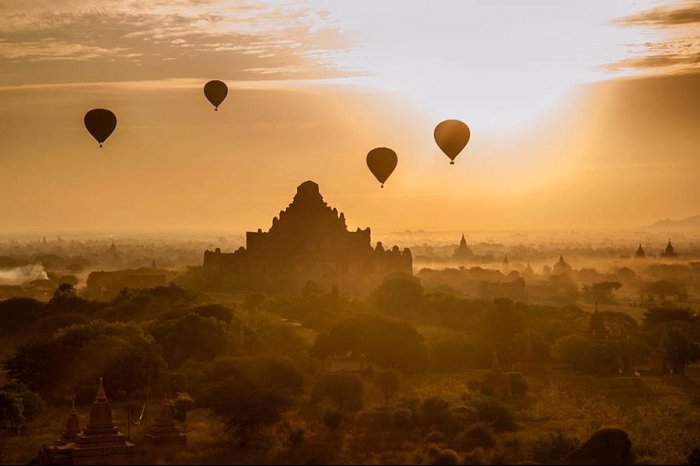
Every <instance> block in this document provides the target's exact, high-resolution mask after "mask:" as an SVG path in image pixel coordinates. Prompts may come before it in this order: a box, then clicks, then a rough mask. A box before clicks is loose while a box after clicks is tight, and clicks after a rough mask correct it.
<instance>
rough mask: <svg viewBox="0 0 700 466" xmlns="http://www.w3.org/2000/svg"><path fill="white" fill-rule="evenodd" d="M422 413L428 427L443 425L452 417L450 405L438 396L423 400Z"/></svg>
mask: <svg viewBox="0 0 700 466" xmlns="http://www.w3.org/2000/svg"><path fill="white" fill-rule="evenodd" d="M420 411H421V416H422V420H423V423H424V424H425V425H428V426H431V425H439V424H442V423H444V422H446V421H447V419H448V418H449V417H450V406H449V403H448V402H447V401H445V400H443V399H442V398H440V397H437V396H434V397H431V398H427V399H425V400H423V403H421V405H420Z"/></svg>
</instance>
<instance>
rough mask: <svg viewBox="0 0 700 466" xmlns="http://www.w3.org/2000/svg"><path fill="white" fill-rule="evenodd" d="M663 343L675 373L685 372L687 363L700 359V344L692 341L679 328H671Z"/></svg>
mask: <svg viewBox="0 0 700 466" xmlns="http://www.w3.org/2000/svg"><path fill="white" fill-rule="evenodd" d="M661 345H662V346H663V347H664V349H665V350H666V354H667V355H668V358H669V360H670V362H671V369H672V370H673V373H674V374H684V373H685V366H686V364H690V363H693V362H695V361H697V360H698V359H700V344H698V343H696V342H694V341H692V340H691V339H690V338H688V336H687V335H686V334H685V333H683V331H681V330H679V329H676V328H674V329H671V330H669V331H668V332H666V334H665V335H664V337H663V339H662V340H661Z"/></svg>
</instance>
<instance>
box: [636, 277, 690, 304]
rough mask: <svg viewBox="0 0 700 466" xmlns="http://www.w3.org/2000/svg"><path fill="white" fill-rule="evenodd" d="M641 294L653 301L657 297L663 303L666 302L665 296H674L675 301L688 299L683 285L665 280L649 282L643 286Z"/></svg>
mask: <svg viewBox="0 0 700 466" xmlns="http://www.w3.org/2000/svg"><path fill="white" fill-rule="evenodd" d="M643 292H644V293H645V294H646V295H647V296H648V297H649V299H651V300H653V299H654V297H658V298H660V299H661V300H662V301H664V300H666V297H667V296H675V297H676V299H678V300H679V301H681V300H683V299H686V298H687V297H688V292H687V291H686V289H685V285H683V284H682V283H678V282H670V281H667V280H659V281H654V282H649V283H647V284H645V285H644V287H643Z"/></svg>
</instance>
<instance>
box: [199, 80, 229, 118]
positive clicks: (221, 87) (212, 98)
mask: <svg viewBox="0 0 700 466" xmlns="http://www.w3.org/2000/svg"><path fill="white" fill-rule="evenodd" d="M226 94H228V87H227V86H226V83H224V82H222V81H216V80H214V81H209V82H208V83H206V84H205V85H204V95H205V96H207V100H209V102H211V104H212V105H213V106H214V110H217V111H218V110H219V105H221V102H223V101H224V99H225V98H226Z"/></svg>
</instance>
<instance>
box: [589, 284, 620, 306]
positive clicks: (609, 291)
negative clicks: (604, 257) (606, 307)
mask: <svg viewBox="0 0 700 466" xmlns="http://www.w3.org/2000/svg"><path fill="white" fill-rule="evenodd" d="M620 287H622V283H620V282H611V281H604V282H598V283H594V284H592V285H590V286H584V287H583V290H582V291H583V294H584V295H585V296H586V297H587V298H588V299H589V300H590V301H595V302H599V303H612V302H613V291H615V290H618V289H620Z"/></svg>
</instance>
